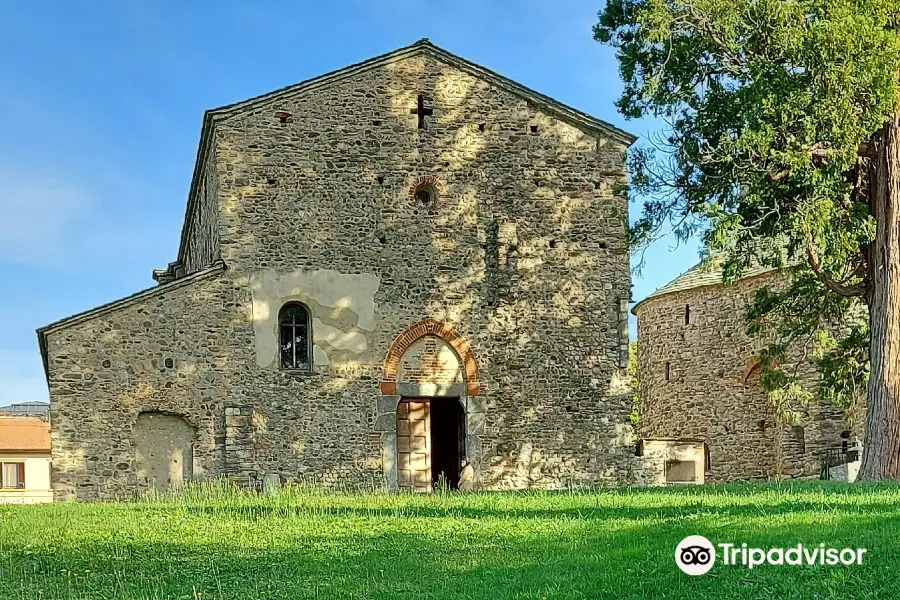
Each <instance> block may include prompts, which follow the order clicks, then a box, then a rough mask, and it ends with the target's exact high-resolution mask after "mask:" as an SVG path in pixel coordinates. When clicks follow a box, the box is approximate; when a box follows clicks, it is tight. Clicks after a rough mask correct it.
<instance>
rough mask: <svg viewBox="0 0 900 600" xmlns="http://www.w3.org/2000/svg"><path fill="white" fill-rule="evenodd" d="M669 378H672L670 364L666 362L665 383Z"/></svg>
mask: <svg viewBox="0 0 900 600" xmlns="http://www.w3.org/2000/svg"><path fill="white" fill-rule="evenodd" d="M671 377H672V363H670V362H667V363H666V381H669V379H670V378H671Z"/></svg>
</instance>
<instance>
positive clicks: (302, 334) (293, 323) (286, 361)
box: [278, 304, 312, 371]
mask: <svg viewBox="0 0 900 600" xmlns="http://www.w3.org/2000/svg"><path fill="white" fill-rule="evenodd" d="M278 335H279V341H280V348H281V368H282V369H290V370H293V371H311V370H312V351H311V349H312V327H310V323H309V311H308V310H307V309H306V307H305V306H303V305H302V304H285V305H284V306H283V307H282V308H281V312H279V313H278Z"/></svg>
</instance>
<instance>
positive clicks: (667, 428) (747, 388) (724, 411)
mask: <svg viewBox="0 0 900 600" xmlns="http://www.w3.org/2000/svg"><path fill="white" fill-rule="evenodd" d="M689 273H690V272H689ZM784 277H785V275H782V274H779V273H777V272H769V273H764V274H760V275H756V276H753V277H748V278H745V279H742V280H740V281H738V282H736V283H735V284H734V285H731V286H724V285H722V284H721V283H719V284H710V282H709V281H705V282H704V283H703V284H702V285H700V286H699V287H690V286H683V285H678V286H672V285H671V284H670V286H667V287H666V288H663V289H662V290H661V292H660V293H658V294H657V295H651V296H650V297H649V298H648V299H646V300H644V301H642V302H640V303H639V304H638V305H637V306H636V307H635V314H636V315H637V318H638V377H639V394H640V403H641V405H640V411H641V421H640V423H641V431H640V435H641V437H645V438H696V439H700V440H703V441H705V442H706V444H707V445H708V447H709V462H710V466H709V470H708V471H707V472H706V481H707V482H722V481H732V480H743V479H772V478H781V477H786V478H789V477H818V476H819V470H820V456H821V454H822V452H823V451H824V450H825V449H826V448H834V447H840V446H841V443H842V438H841V432H842V431H844V430H847V429H848V426H847V425H846V424H845V422H844V419H843V413H842V411H841V410H839V409H838V408H837V407H835V406H833V405H828V404H825V403H823V402H820V401H819V402H816V401H814V402H811V403H810V404H809V405H808V406H807V407H805V408H804V407H795V408H799V409H800V413H801V419H802V421H801V423H800V424H799V425H797V426H793V425H790V424H786V423H783V422H781V421H780V420H778V419H776V417H775V411H774V410H773V408H772V405H771V402H770V401H769V399H768V396H767V395H766V393H765V391H764V389H763V387H762V384H761V382H760V367H759V365H758V364H757V361H756V358H755V357H756V356H758V352H759V350H760V348H761V346H762V343H761V341H760V340H759V339H757V338H751V337H750V336H748V335H747V334H746V329H745V320H744V316H745V314H746V310H747V307H748V306H749V303H750V302H751V301H752V299H753V294H754V293H755V291H756V290H757V289H758V288H759V287H760V286H778V285H781V284H782V282H783V281H784V279H783V278H784ZM718 281H721V277H719V279H718ZM673 283H677V281H676V282H673ZM669 290H674V291H669ZM686 307H690V311H689V312H690V317H689V320H690V324H685V312H686V311H685V308H686ZM801 352H802V351H801V349H800V348H794V349H793V350H792V351H791V357H792V358H791V360H792V361H794V364H796V365H797V369H798V373H799V374H800V376H801V381H802V385H804V386H805V387H807V388H808V389H815V387H816V385H817V383H818V374H817V372H816V370H815V367H814V365H813V364H812V363H811V362H810V361H809V360H804V359H803V358H801V357H802V354H801ZM667 365H668V367H667ZM667 371H668V373H669V377H668V380H667V379H666V372H667ZM856 421H857V423H858V427H860V426H861V423H862V419H858V418H857V419H856ZM854 433H855V434H856V435H859V434H860V433H861V432H859V431H856V432H854Z"/></svg>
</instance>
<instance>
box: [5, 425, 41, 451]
mask: <svg viewBox="0 0 900 600" xmlns="http://www.w3.org/2000/svg"><path fill="white" fill-rule="evenodd" d="M9 450H13V451H23V450H24V451H30V452H33V451H35V450H44V451H47V452H49V451H50V424H49V423H47V422H46V421H44V420H43V419H39V418H35V417H30V418H29V417H0V451H9Z"/></svg>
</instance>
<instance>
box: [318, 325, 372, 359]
mask: <svg viewBox="0 0 900 600" xmlns="http://www.w3.org/2000/svg"><path fill="white" fill-rule="evenodd" d="M313 342H314V343H315V344H316V345H319V344H320V343H323V342H324V343H326V344H328V345H329V346H331V347H332V348H337V349H339V350H349V351H350V352H356V353H357V354H359V353H362V352H365V351H366V348H367V347H368V343H367V342H366V336H364V335H363V334H362V333H360V332H359V331H341V330H340V329H338V328H336V327H331V326H329V325H326V324H325V323H323V322H322V321H320V320H319V319H313Z"/></svg>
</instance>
